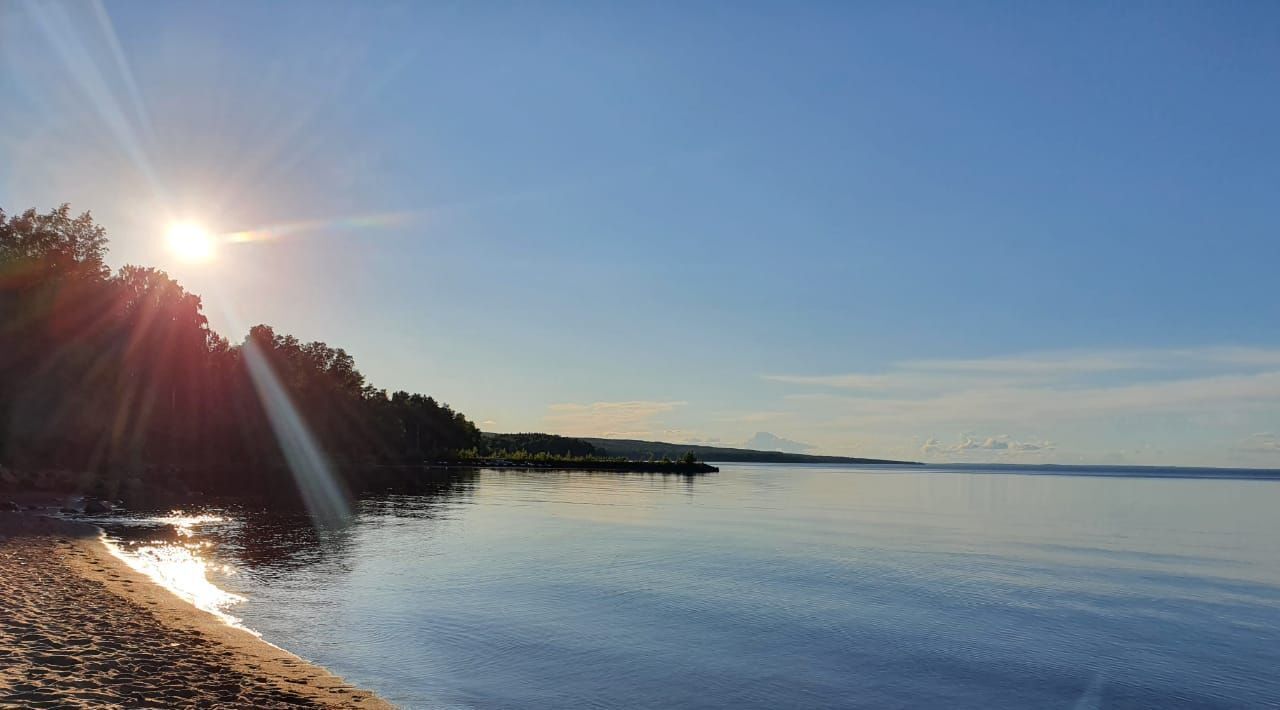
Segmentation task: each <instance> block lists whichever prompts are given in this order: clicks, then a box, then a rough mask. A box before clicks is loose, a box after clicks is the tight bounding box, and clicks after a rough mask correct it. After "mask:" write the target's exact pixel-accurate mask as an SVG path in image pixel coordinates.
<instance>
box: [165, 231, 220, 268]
mask: <svg viewBox="0 0 1280 710" xmlns="http://www.w3.org/2000/svg"><path fill="white" fill-rule="evenodd" d="M165 241H166V242H167V243H168V246H169V251H171V252H173V254H174V256H177V257H178V258H179V259H181V260H183V261H187V262H193V263H199V262H205V261H209V260H210V259H212V258H213V246H214V243H213V235H212V234H209V231H208V230H207V229H205V228H204V227H201V226H200V225H198V224H195V223H194V222H177V223H174V224H171V225H169V229H168V230H167V231H166V232H165Z"/></svg>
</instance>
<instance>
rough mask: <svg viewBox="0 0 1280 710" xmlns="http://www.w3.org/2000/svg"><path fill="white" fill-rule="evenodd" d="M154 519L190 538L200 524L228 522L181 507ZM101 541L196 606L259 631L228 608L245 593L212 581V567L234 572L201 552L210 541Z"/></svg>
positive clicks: (225, 619)
mask: <svg viewBox="0 0 1280 710" xmlns="http://www.w3.org/2000/svg"><path fill="white" fill-rule="evenodd" d="M155 521H156V522H161V523H165V524H167V525H170V526H172V527H173V530H174V532H175V533H176V534H177V536H178V537H179V538H188V539H189V538H191V537H192V536H193V535H194V534H195V529H196V527H197V526H199V525H204V524H207V523H220V522H225V519H224V518H221V517H219V516H216V515H184V514H183V513H182V512H181V511H173V512H171V513H170V514H169V515H167V516H164V517H160V518H156V519H155ZM102 541H103V543H104V544H106V546H107V549H108V550H109V551H110V552H111V554H112V555H115V556H116V557H117V558H119V559H120V560H121V561H123V562H124V563H125V564H127V565H129V567H131V568H133V569H134V570H136V571H138V572H141V573H142V574H145V575H146V576H147V577H149V578H150V579H151V580H152V581H154V582H155V583H157V584H159V585H161V586H163V587H164V588H166V589H168V590H169V591H170V592H172V593H174V594H176V595H177V596H178V597H180V598H181V599H183V600H185V601H187V602H188V603H190V604H192V605H193V606H195V607H196V608H197V609H202V610H204V611H207V612H209V613H210V614H213V615H214V616H217V617H218V618H219V619H222V620H223V621H224V622H226V623H227V624H230V625H231V626H235V627H237V628H241V629H245V630H246V631H250V632H251V633H256V632H254V631H253V630H252V629H248V628H246V627H244V626H242V625H241V624H240V619H238V618H236V617H235V616H232V615H231V614H230V613H229V612H228V609H229V608H231V607H233V606H235V605H236V604H239V603H241V602H243V601H245V597H242V596H240V595H239V594H234V593H232V592H228V591H226V590H224V589H221V588H219V587H218V586H217V585H215V584H214V583H213V582H211V581H209V577H208V573H209V571H210V570H217V571H218V572H220V573H223V574H234V572H235V570H234V569H233V568H231V567H230V566H228V565H217V564H215V563H213V562H211V561H210V560H208V559H206V557H205V555H203V554H201V550H202V549H204V548H208V547H209V546H210V544H211V543H208V542H202V541H189V542H188V541H183V542H170V541H165V540H151V541H147V542H137V543H128V544H125V543H121V542H119V541H116V540H113V539H111V538H109V537H107V536H106V535H105V534H104V535H103V538H102Z"/></svg>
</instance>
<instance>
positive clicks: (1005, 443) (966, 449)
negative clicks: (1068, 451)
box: [920, 434, 1054, 458]
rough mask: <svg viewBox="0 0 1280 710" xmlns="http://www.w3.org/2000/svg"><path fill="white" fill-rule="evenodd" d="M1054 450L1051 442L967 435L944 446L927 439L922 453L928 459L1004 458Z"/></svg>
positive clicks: (936, 440) (922, 447)
mask: <svg viewBox="0 0 1280 710" xmlns="http://www.w3.org/2000/svg"><path fill="white" fill-rule="evenodd" d="M1053 449H1054V445H1053V442H1050V441H1034V440H1033V441H1016V440H1014V439H1013V438H1012V437H1010V436H1009V435H1008V434H999V435H996V436H986V437H981V436H976V437H975V436H973V435H970V434H966V435H963V436H961V437H960V441H959V442H957V443H955V444H944V443H942V442H941V441H940V440H938V439H937V438H934V437H930V438H929V439H927V440H926V441H925V442H924V444H923V445H922V446H921V447H920V453H921V454H923V455H925V456H927V457H934V458H938V457H943V458H945V457H965V456H968V455H970V454H975V453H977V454H983V455H986V456H988V457H990V456H1002V455H1006V454H1037V453H1041V452H1045V451H1052V450H1053Z"/></svg>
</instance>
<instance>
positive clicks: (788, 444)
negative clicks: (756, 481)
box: [742, 431, 813, 454]
mask: <svg viewBox="0 0 1280 710" xmlns="http://www.w3.org/2000/svg"><path fill="white" fill-rule="evenodd" d="M742 448H744V449H756V450H758V451H785V452H787V453H790V454H801V453H804V452H806V451H809V450H811V449H812V448H813V446H811V445H809V444H806V443H804V442H800V441H793V440H791V439H784V438H782V437H781V436H778V435H777V434H774V433H771V432H767V431H758V432H756V433H755V434H754V435H752V437H751V438H750V439H747V440H746V441H745V442H743V444H742Z"/></svg>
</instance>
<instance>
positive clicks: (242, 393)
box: [0, 205, 483, 487]
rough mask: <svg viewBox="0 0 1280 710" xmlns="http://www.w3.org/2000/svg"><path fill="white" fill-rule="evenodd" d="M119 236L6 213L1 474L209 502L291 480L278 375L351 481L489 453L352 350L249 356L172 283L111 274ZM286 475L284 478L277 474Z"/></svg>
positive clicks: (85, 224)
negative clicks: (268, 381)
mask: <svg viewBox="0 0 1280 710" xmlns="http://www.w3.org/2000/svg"><path fill="white" fill-rule="evenodd" d="M107 243H108V242H107V236H106V233H105V230H104V229H103V228H102V227H101V226H100V225H98V224H96V223H95V222H94V221H93V218H92V217H91V216H90V215H89V213H87V212H86V213H84V214H82V215H80V216H78V217H77V216H73V215H72V214H71V212H70V209H69V207H68V206H67V205H63V206H61V207H59V208H57V209H54V210H51V211H49V212H47V213H43V214H41V213H37V212H36V211H35V210H27V211H26V212H23V213H21V214H15V215H12V216H9V215H6V213H5V212H4V211H3V210H0V464H5V465H8V466H11V467H15V468H26V469H32V468H38V467H47V468H52V467H57V468H67V469H74V470H82V471H93V472H100V473H102V474H104V475H113V476H132V477H147V476H157V475H161V476H162V475H188V472H192V471H198V472H200V475H201V476H203V479H202V480H203V482H204V484H205V485H206V486H209V487H214V484H216V483H218V482H220V481H224V482H243V481H245V480H248V479H250V478H260V477H262V476H268V477H270V476H279V471H280V470H281V469H282V468H283V463H284V459H283V453H282V451H281V448H280V444H279V442H278V441H277V439H276V436H275V435H274V433H273V429H272V425H271V421H270V417H269V412H268V411H267V409H266V408H265V407H264V403H263V400H264V396H266V395H265V394H264V392H262V391H261V387H262V383H261V382H260V381H258V382H256V383H255V379H254V376H253V372H252V371H251V370H252V367H251V365H252V364H253V362H254V359H253V357H252V356H253V354H254V353H257V354H258V355H260V356H261V357H260V360H258V362H261V363H265V364H266V366H267V369H269V370H270V372H271V373H273V376H274V378H275V380H276V381H277V382H278V383H279V390H280V391H281V392H283V394H284V395H285V396H286V397H287V399H288V400H289V402H290V403H291V404H292V407H293V409H294V410H295V411H296V412H298V413H299V415H300V417H301V421H302V422H303V423H305V425H306V427H307V428H308V429H309V430H310V431H311V433H312V434H313V437H314V440H315V441H316V442H318V443H319V445H320V446H321V447H322V449H323V452H324V454H325V455H326V456H327V457H328V458H329V459H330V460H331V461H332V462H333V463H334V464H335V468H338V469H340V470H353V469H360V468H361V467H369V466H375V465H377V464H384V463H394V464H405V463H421V462H423V461H429V460H432V459H435V458H440V457H448V456H451V455H453V454H454V453H455V452H457V451H459V450H462V449H470V448H475V447H480V446H483V441H482V438H481V435H480V432H479V430H478V429H477V428H476V426H475V424H473V423H472V422H471V421H470V420H468V419H467V418H466V417H465V416H464V415H463V414H462V413H461V412H457V411H454V410H453V409H452V408H450V407H449V405H447V404H443V403H441V402H438V401H436V400H435V399H433V398H432V397H430V396H427V395H423V394H411V393H408V392H391V393H388V392H387V391H386V390H384V389H379V388H377V387H375V386H373V385H372V384H370V383H368V382H367V381H366V380H365V378H364V376H363V375H362V374H361V373H360V371H359V370H358V369H357V368H356V364H355V361H354V359H353V358H352V357H351V355H350V354H348V353H347V352H346V351H344V350H342V349H341V348H334V347H331V346H329V345H327V344H325V343H322V342H302V341H300V340H298V339H297V338H295V337H293V336H291V335H286V334H281V333H277V332H276V331H274V330H273V329H272V328H270V327H269V326H266V325H258V326H254V327H253V328H252V329H251V330H250V331H249V333H248V334H247V336H246V337H245V339H244V340H243V341H242V342H241V343H239V344H231V343H230V342H228V341H227V339H225V338H223V337H222V336H220V335H218V334H217V333H215V332H214V331H213V330H211V329H210V328H209V323H208V320H207V319H206V317H205V315H204V312H203V308H202V303H201V300H200V297H199V296H196V295H194V294H191V293H188V292H187V291H185V290H184V289H183V288H182V287H181V286H180V285H179V284H178V283H177V282H176V281H174V280H173V279H172V278H170V277H169V276H168V275H167V274H166V273H165V272H163V271H160V270H158V269H154V268H147V267H140V266H132V265H129V266H124V267H123V268H121V269H119V270H118V271H115V272H112V271H111V270H110V269H109V268H108V267H107V265H106V264H105V262H104V256H105V254H106V250H107ZM272 472H275V473H272Z"/></svg>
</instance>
